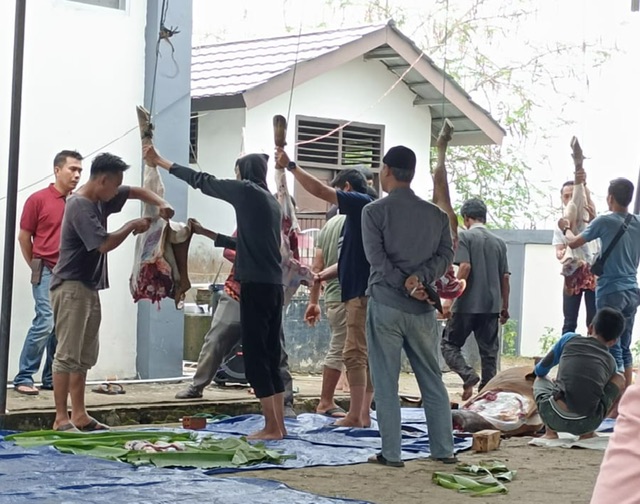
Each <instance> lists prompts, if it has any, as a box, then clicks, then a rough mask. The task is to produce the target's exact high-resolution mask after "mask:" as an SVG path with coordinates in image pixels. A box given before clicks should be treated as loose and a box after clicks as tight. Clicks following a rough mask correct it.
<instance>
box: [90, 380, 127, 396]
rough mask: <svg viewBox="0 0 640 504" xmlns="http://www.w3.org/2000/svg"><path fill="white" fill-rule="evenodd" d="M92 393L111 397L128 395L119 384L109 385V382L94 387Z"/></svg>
mask: <svg viewBox="0 0 640 504" xmlns="http://www.w3.org/2000/svg"><path fill="white" fill-rule="evenodd" d="M91 391H92V392H95V393H96V394H109V395H116V394H126V393H127V391H126V390H125V389H124V387H123V386H122V385H120V384H119V383H107V382H105V383H101V384H100V385H97V386H95V387H93V388H92V389H91Z"/></svg>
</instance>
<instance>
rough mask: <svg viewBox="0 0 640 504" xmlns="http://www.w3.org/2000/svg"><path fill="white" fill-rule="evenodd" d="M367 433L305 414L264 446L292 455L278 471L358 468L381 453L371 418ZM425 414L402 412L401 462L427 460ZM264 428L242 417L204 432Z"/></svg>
mask: <svg viewBox="0 0 640 504" xmlns="http://www.w3.org/2000/svg"><path fill="white" fill-rule="evenodd" d="M373 417H374V418H373V421H372V425H371V427H370V428H368V429H357V428H350V427H336V426H332V425H331V424H332V423H333V422H335V418H328V417H325V416H323V415H316V414H311V413H304V414H302V415H298V418H297V419H286V426H287V430H288V432H289V435H288V436H287V438H286V439H283V440H282V441H272V442H268V443H266V445H267V447H269V448H277V449H278V450H282V451H283V452H284V453H285V454H295V455H296V458H295V459H289V460H285V461H284V462H283V464H282V465H280V466H277V468H279V469H293V468H301V467H311V466H322V465H326V466H339V465H349V464H359V463H362V462H366V461H367V459H368V458H369V457H370V456H371V455H373V454H374V453H377V452H378V451H380V449H381V445H382V443H381V439H380V432H379V431H378V425H377V422H376V421H375V413H374V415H373ZM424 418H425V416H424V410H422V409H417V408H402V459H403V460H413V459H418V458H427V457H428V456H429V454H430V451H429V433H428V431H427V426H426V424H425V420H424ZM263 425H264V419H263V417H262V416H261V415H241V416H237V417H231V418H228V419H225V420H222V421H219V422H214V423H210V424H208V425H207V432H213V433H215V434H217V435H219V436H221V437H223V436H245V435H247V434H249V433H251V432H254V431H256V430H258V429H260V428H262V426H263ZM471 444H472V441H471V439H468V438H461V437H456V438H454V451H455V452H456V453H457V452H459V451H463V450H468V449H469V448H471ZM273 467H274V466H273V465H272V464H259V465H253V466H251V467H241V468H237V469H232V470H230V469H228V468H220V469H212V470H210V471H208V474H216V473H223V472H230V471H236V470H238V471H242V470H257V469H270V468H273Z"/></svg>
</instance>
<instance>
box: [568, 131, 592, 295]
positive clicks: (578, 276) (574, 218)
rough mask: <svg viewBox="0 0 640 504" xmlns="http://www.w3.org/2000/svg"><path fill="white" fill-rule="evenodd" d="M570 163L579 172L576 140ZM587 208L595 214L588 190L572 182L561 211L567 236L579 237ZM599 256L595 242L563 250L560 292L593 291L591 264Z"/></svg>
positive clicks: (581, 159) (583, 185)
mask: <svg viewBox="0 0 640 504" xmlns="http://www.w3.org/2000/svg"><path fill="white" fill-rule="evenodd" d="M571 148H572V150H573V160H574V163H575V167H576V172H577V171H578V170H582V162H583V160H584V156H583V154H582V148H581V147H580V144H579V142H578V139H577V138H576V137H573V138H572V140H571ZM588 208H590V209H591V211H592V213H595V206H594V204H593V202H592V201H591V197H590V194H589V190H588V189H587V188H586V186H585V183H584V181H581V180H578V179H576V180H575V182H574V184H573V195H572V197H571V201H569V203H568V204H567V206H566V207H565V209H564V214H563V217H564V218H565V219H567V220H568V221H569V224H570V229H571V232H572V233H573V234H574V235H575V236H578V235H579V234H580V233H582V232H583V231H584V230H585V229H586V227H587V224H588V223H589V221H590V215H589V211H588ZM598 252H599V241H598V240H596V241H594V242H591V243H587V244H585V245H583V246H582V247H578V248H576V249H573V250H572V249H571V248H569V247H566V248H565V251H564V255H563V256H562V258H561V259H560V263H561V264H562V275H563V276H564V290H565V292H566V293H567V294H568V295H575V294H579V293H580V292H582V291H583V290H594V289H595V283H596V279H595V277H594V276H593V274H592V273H591V265H592V264H593V262H594V260H595V258H596V256H597V254H598Z"/></svg>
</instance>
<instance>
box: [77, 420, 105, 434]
mask: <svg viewBox="0 0 640 504" xmlns="http://www.w3.org/2000/svg"><path fill="white" fill-rule="evenodd" d="M69 425H71V424H69ZM77 429H78V430H79V431H80V432H93V431H104V430H109V426H108V425H105V424H102V423H100V422H98V421H97V420H96V419H95V418H91V420H89V423H88V424H86V425H83V426H82V427H77Z"/></svg>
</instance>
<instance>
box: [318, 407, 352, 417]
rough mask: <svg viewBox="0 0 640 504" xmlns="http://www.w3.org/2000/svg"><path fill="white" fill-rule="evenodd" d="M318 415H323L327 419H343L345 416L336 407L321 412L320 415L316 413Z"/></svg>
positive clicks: (342, 410)
mask: <svg viewBox="0 0 640 504" xmlns="http://www.w3.org/2000/svg"><path fill="white" fill-rule="evenodd" d="M318 415H324V416H326V417H329V418H344V417H346V416H347V412H346V411H345V410H344V409H342V408H341V407H340V406H338V407H337V408H329V409H328V410H327V411H323V412H322V413H320V412H318Z"/></svg>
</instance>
